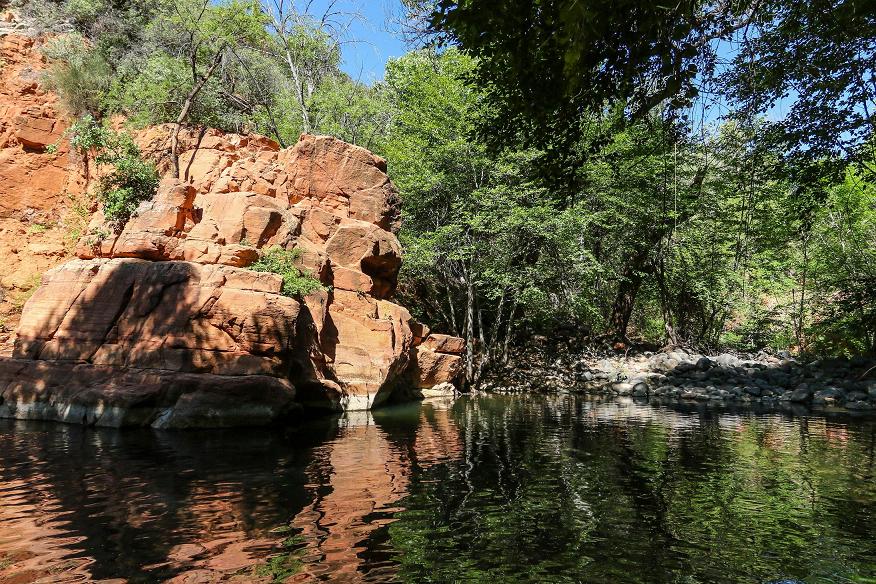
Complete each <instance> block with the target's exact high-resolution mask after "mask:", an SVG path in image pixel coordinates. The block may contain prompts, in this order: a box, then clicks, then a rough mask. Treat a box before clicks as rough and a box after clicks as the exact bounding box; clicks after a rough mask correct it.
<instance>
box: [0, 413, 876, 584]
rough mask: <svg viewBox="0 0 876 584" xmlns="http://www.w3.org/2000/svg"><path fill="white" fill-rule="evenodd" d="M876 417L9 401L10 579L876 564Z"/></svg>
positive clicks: (801, 570) (809, 577) (817, 578)
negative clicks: (291, 424) (156, 408)
mask: <svg viewBox="0 0 876 584" xmlns="http://www.w3.org/2000/svg"><path fill="white" fill-rule="evenodd" d="M874 448H876V421H874V420H873V419H872V418H859V417H857V418H856V417H849V416H846V417H825V416H824V415H811V416H800V417H790V416H787V415H781V414H776V413H752V412H729V411H723V412H722V411H716V410H712V409H708V408H706V407H701V408H700V409H696V408H694V409H691V410H688V411H681V410H678V409H670V408H667V407H656V406H650V405H646V404H635V403H632V402H629V401H627V402H617V401H615V402H598V401H588V400H586V399H578V398H575V397H570V396H563V397H540V396H513V397H500V396H494V397H472V398H462V399H460V400H457V401H456V402H452V403H451V402H426V403H424V404H417V405H412V406H405V407H400V408H393V409H388V410H383V411H379V412H374V413H373V414H366V413H360V414H351V415H349V416H347V417H344V418H340V419H326V420H317V421H312V422H307V423H304V424H302V425H301V426H300V427H299V428H297V429H294V430H279V429H274V430H238V431H233V432H232V431H211V432H189V433H182V432H177V433H173V432H155V431H148V430H125V431H117V430H103V429H88V428H81V427H77V426H65V425H59V424H43V423H25V422H14V421H8V420H0V582H2V583H4V584H5V583H26V582H92V581H100V580H105V581H113V582H123V581H124V582H131V583H136V582H161V581H168V580H172V581H174V582H280V581H290V582H316V581H326V582H360V581H366V582H588V583H589V582H593V583H596V582H600V583H603V582H612V583H613V582H631V583H640V582H641V583H664V582H665V583H679V584H682V583H683V584H695V583H705V582H771V581H779V580H783V579H795V580H798V581H801V582H806V583H808V584H816V583H828V582H830V583H846V582H854V583H874V582H876V478H874Z"/></svg>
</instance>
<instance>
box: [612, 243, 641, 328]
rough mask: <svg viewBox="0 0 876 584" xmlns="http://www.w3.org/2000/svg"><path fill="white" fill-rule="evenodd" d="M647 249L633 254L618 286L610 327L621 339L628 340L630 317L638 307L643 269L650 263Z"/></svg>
mask: <svg viewBox="0 0 876 584" xmlns="http://www.w3.org/2000/svg"><path fill="white" fill-rule="evenodd" d="M648 252H649V249H648V248H647V247H642V248H640V249H638V250H636V252H635V253H634V254H633V257H631V258H630V261H629V262H627V265H626V266H625V267H624V271H623V274H622V277H621V281H620V283H619V284H618V288H617V294H615V297H614V303H613V304H612V308H611V318H610V319H609V326H610V327H611V331H612V333H613V334H614V335H615V336H616V337H618V338H619V339H623V340H625V339H626V338H627V327H628V326H629V325H630V317H631V316H632V315H633V308H635V306H636V296H638V294H639V288H641V287H642V269H643V268H644V267H645V262H647V261H648Z"/></svg>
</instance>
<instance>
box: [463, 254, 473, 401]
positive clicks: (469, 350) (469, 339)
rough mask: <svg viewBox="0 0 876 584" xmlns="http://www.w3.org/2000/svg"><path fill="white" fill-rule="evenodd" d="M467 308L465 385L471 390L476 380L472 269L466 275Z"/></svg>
mask: <svg viewBox="0 0 876 584" xmlns="http://www.w3.org/2000/svg"><path fill="white" fill-rule="evenodd" d="M465 290H466V297H467V299H466V308H465V385H466V389H470V387H471V383H472V381H473V380H474V316H475V315H474V281H473V280H472V277H471V269H468V270H466V273H465Z"/></svg>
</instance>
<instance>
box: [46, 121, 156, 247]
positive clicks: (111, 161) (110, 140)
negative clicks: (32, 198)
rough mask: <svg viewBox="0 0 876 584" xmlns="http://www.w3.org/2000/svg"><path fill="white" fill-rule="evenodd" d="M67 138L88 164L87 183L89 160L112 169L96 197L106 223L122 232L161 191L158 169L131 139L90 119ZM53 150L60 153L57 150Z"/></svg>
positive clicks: (103, 177) (75, 126) (100, 182)
mask: <svg viewBox="0 0 876 584" xmlns="http://www.w3.org/2000/svg"><path fill="white" fill-rule="evenodd" d="M66 135H67V139H68V141H69V142H70V146H71V147H72V148H73V149H74V150H75V151H76V152H77V153H78V154H79V155H80V156H82V158H83V160H84V164H85V173H86V178H87V179H88V178H90V176H89V172H90V171H89V160H93V161H94V162H95V164H97V166H98V169H101V168H106V167H111V170H109V171H108V172H106V173H105V174H102V175H101V176H100V178H99V179H98V187H97V191H96V195H97V199H98V201H99V202H100V204H101V208H102V209H103V215H104V218H105V219H106V221H107V222H108V223H110V224H111V225H112V226H113V227H114V228H115V229H116V230H120V229H121V228H122V227H123V226H124V225H125V223H127V222H128V219H130V218H131V216H132V215H133V214H134V211H136V210H137V206H138V205H139V204H140V203H141V202H143V201H146V200H149V199H151V198H152V196H153V195H154V194H155V191H156V190H157V189H158V171H157V170H156V168H155V165H153V164H152V163H151V162H147V161H146V160H144V159H143V156H142V155H141V154H140V149H139V148H138V147H137V145H136V144H134V140H133V139H132V138H131V136H130V135H128V134H125V133H119V132H116V131H115V130H113V129H112V128H109V127H107V126H106V125H103V124H99V123H98V122H97V121H95V120H94V118H93V117H91V116H90V115H86V116H83V117H82V118H81V119H80V120H79V121H77V122H76V123H74V124H73V125H72V126H71V127H70V129H69V130H68V131H67V134H66ZM50 150H51V151H55V150H57V146H52V147H50Z"/></svg>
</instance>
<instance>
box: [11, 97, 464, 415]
mask: <svg viewBox="0 0 876 584" xmlns="http://www.w3.org/2000/svg"><path fill="white" fill-rule="evenodd" d="M37 87H38V85H37ZM47 99H48V98H47ZM0 111H2V110H0ZM16 115H18V113H17V112H16ZM41 115H42V114H41ZM53 116H54V117H53ZM34 119H46V120H50V122H45V123H42V122H41V123H42V125H43V126H45V128H46V130H45V131H46V132H48V133H46V134H44V135H43V136H42V137H40V138H39V139H33V140H32V139H31V138H28V139H27V140H23V139H22V138H21V137H20V136H19V134H15V136H17V137H15V138H14V139H12V140H13V142H12V143H11V145H10V146H9V147H10V148H18V150H19V152H20V153H22V155H27V156H28V157H32V158H33V160H34V164H35V165H36V167H38V168H41V169H46V168H50V167H52V166H54V167H56V168H59V169H61V174H63V175H64V176H66V177H67V178H66V179H65V181H61V180H58V181H56V182H54V183H52V184H51V185H49V186H47V187H46V188H47V190H48V191H51V192H52V193H55V191H59V190H62V189H64V188H66V185H67V184H68V183H70V182H71V180H72V182H73V183H74V184H79V183H78V180H79V179H78V177H77V176H76V171H69V170H68V169H67V165H66V162H65V161H64V160H63V158H61V159H59V158H58V157H54V156H50V155H48V154H45V153H43V152H42V150H43V148H44V145H45V143H48V142H52V141H55V140H56V139H57V136H58V135H59V131H58V128H62V127H63V122H62V121H59V120H58V118H57V114H55V113H54V110H52V112H50V113H47V114H45V115H44V116H43V117H40V118H34ZM35 125H36V124H33V123H30V122H28V123H27V124H24V125H20V128H21V127H28V128H29V127H31V126H35ZM49 126H51V128H49ZM12 127H16V126H14V125H13V126H12ZM40 127H42V126H40ZM20 128H19V130H16V132H19V131H20ZM168 137H169V129H168V128H167V127H157V128H151V129H147V130H145V131H143V132H140V133H139V135H138V136H137V141H138V143H139V144H140V145H141V148H142V149H143V151H144V152H145V153H146V155H147V156H149V157H151V158H152V159H154V160H156V161H157V163H158V164H159V169H160V170H167V169H168V167H169V165H168V161H167V158H166V156H167V151H168V148H167V145H168ZM49 138H51V140H50V139H49ZM38 142H39V143H41V144H42V146H39V144H37V143H38ZM30 144H37V145H36V146H32V145H30ZM28 149H33V150H32V151H28ZM50 161H51V162H50ZM19 164H20V163H19V162H15V163H9V164H7V166H9V167H10V168H11V167H12V166H16V165H19ZM59 165H60V166H59ZM0 166H2V165H0ZM180 167H181V169H182V172H183V177H182V179H181V180H177V179H165V180H163V182H162V183H161V186H160V188H159V190H158V193H157V194H156V196H155V197H154V198H153V199H152V200H150V201H147V202H145V203H143V204H142V205H141V206H140V207H139V208H138V210H137V212H136V214H135V216H134V217H133V218H132V219H131V220H130V221H129V222H128V224H127V225H125V227H124V228H123V229H122V230H121V232H119V233H113V234H112V235H111V236H109V237H106V238H105V239H103V240H102V241H97V240H96V238H95V237H94V236H93V235H90V234H93V233H96V232H98V231H102V232H104V233H110V232H111V230H109V229H108V228H107V227H106V226H102V222H103V219H102V216H101V214H100V213H99V212H98V213H96V214H95V216H94V217H93V218H92V221H91V225H90V226H89V229H88V230H86V233H85V235H84V236H83V238H82V239H81V240H80V242H79V244H78V246H77V249H76V255H77V258H76V259H73V260H72V261H69V262H67V263H64V264H63V265H60V266H58V267H55V268H53V269H51V270H49V271H48V272H46V273H45V275H44V276H43V278H42V283H41V285H40V287H39V288H38V289H37V290H36V292H35V293H34V294H33V296H32V297H31V298H30V300H28V301H27V303H26V305H25V306H24V310H23V313H22V316H21V322H20V325H19V326H18V330H17V338H16V340H15V347H14V352H13V358H12V359H7V360H5V361H0V416H12V417H19V418H46V419H58V420H64V421H72V422H85V423H94V424H102V425H113V426H119V425H153V426H158V427H182V426H217V425H238V424H260V423H266V422H270V421H273V420H276V419H277V418H280V417H282V416H284V415H285V414H287V413H289V412H290V411H292V410H294V409H295V408H297V407H300V406H302V405H303V406H319V407H327V408H332V409H367V408H370V407H372V406H374V405H377V404H380V403H381V402H383V401H385V400H387V399H389V398H390V396H392V395H393V394H395V395H396V396H399V394H404V396H411V395H415V392H414V391H413V390H415V389H416V388H418V387H431V386H433V385H436V384H438V383H442V382H445V381H452V379H453V378H454V377H455V376H456V374H457V372H458V371H459V365H460V357H459V352H460V347H461V344H460V343H459V342H458V340H455V339H450V338H447V337H444V336H442V335H429V333H428V330H427V329H426V327H424V326H422V325H420V324H418V323H416V322H415V321H414V320H413V319H412V318H411V316H410V314H409V312H408V311H407V310H406V309H405V308H404V307H401V306H399V305H397V304H393V303H392V302H390V301H389V300H388V299H389V298H390V297H391V296H392V293H393V291H394V289H395V286H396V277H397V274H398V270H399V266H400V264H401V249H400V247H399V243H398V239H397V238H396V235H395V233H396V231H397V229H398V223H399V201H398V197H397V193H396V191H395V188H394V187H393V185H392V183H391V182H390V181H389V178H388V177H387V175H386V163H385V161H383V160H382V159H381V158H379V157H377V156H375V155H373V154H371V153H370V152H368V151H367V150H365V149H363V148H359V147H356V146H352V145H350V144H346V143H344V142H342V141H340V140H337V139H335V138H331V137H326V136H309V135H304V136H302V137H301V140H300V141H299V143H298V144H296V145H295V146H294V147H292V148H288V149H282V150H281V149H280V148H279V147H278V145H277V144H276V143H274V142H272V141H271V140H269V139H267V138H264V137H261V136H240V135H233V134H223V133H221V132H218V131H213V130H209V131H205V132H194V131H191V132H188V133H187V134H186V135H185V136H184V139H183V141H182V155H181V164H180ZM16 168H17V166H16ZM6 170H7V171H8V170H9V169H8V168H7V169H6ZM0 172H3V170H2V169H0ZM16 172H18V170H16ZM70 177H74V178H73V179H71V178H70ZM6 188H7V191H6V192H2V191H0V200H4V201H7V202H8V204H9V205H10V206H11V207H12V208H13V209H16V210H17V209H20V208H21V207H22V205H23V203H22V202H23V201H26V200H28V195H26V194H24V193H23V192H22V191H27V190H28V189H29V188H31V185H29V184H27V183H24V184H22V183H20V182H19V183H17V184H11V183H7V186H6ZM53 196H57V193H55V194H54V195H53ZM40 197H44V198H45V197H48V198H50V195H40ZM19 219H20V218H19ZM275 246H279V247H282V248H285V249H293V248H294V249H299V250H301V251H302V252H303V253H302V256H301V262H302V267H303V268H305V269H307V270H309V271H311V272H312V273H313V274H314V275H316V276H318V277H319V279H320V280H321V281H322V283H323V284H324V285H325V286H326V288H327V289H326V290H325V291H320V292H316V293H314V294H311V295H309V296H307V297H306V298H303V299H293V298H289V297H286V296H283V295H281V294H280V291H281V284H282V281H281V278H280V277H279V276H277V275H274V274H266V273H257V272H253V271H252V270H249V269H247V267H248V266H249V265H250V264H252V263H253V262H254V261H255V260H256V259H258V257H259V254H260V252H261V251H262V250H265V249H268V248H271V247H275Z"/></svg>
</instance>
